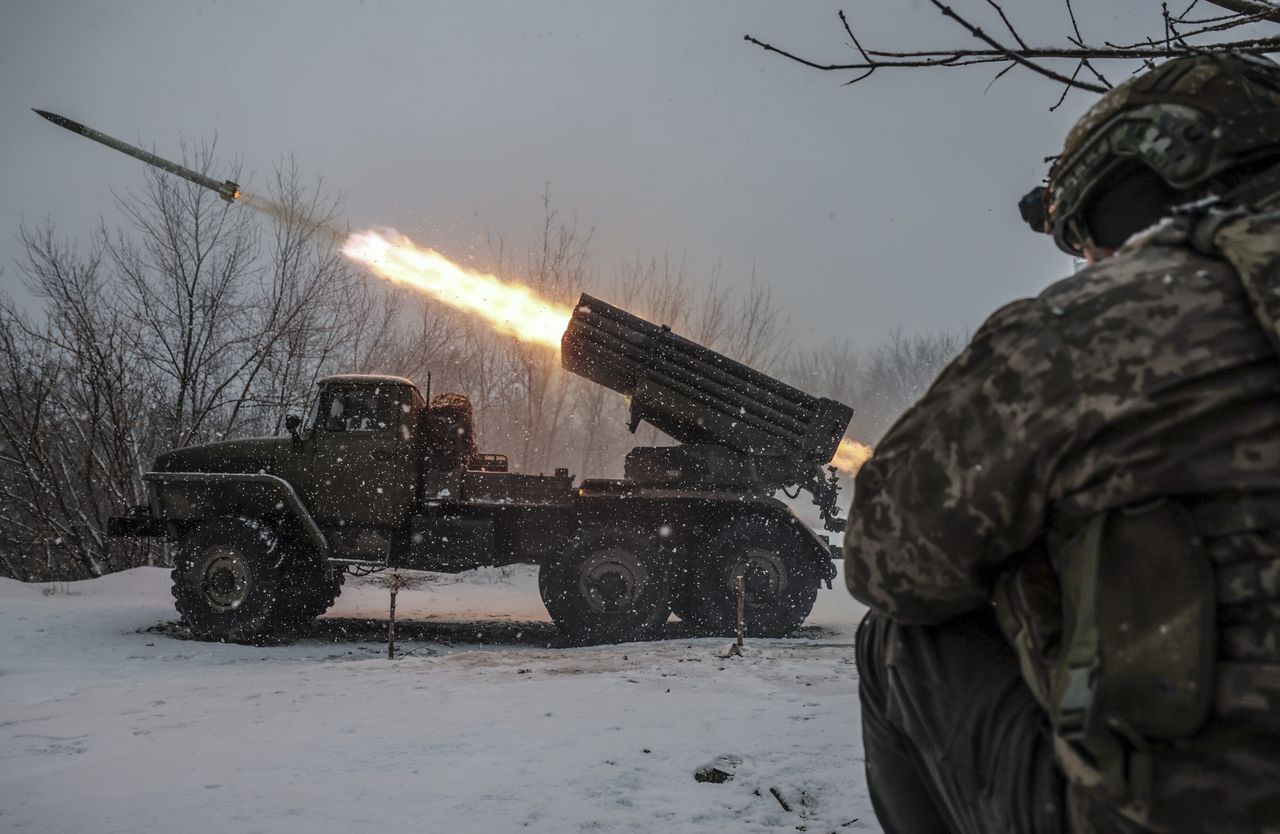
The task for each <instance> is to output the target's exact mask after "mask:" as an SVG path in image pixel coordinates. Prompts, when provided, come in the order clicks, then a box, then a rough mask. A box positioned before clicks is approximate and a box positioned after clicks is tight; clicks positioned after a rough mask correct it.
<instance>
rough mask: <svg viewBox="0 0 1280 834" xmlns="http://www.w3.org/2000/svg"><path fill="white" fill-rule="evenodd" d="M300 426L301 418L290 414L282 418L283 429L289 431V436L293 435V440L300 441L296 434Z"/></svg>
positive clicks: (300, 438)
mask: <svg viewBox="0 0 1280 834" xmlns="http://www.w3.org/2000/svg"><path fill="white" fill-rule="evenodd" d="M301 425H302V418H301V417H299V416H298V415H297V414H290V415H289V416H288V417H285V418H284V427H285V428H286V429H288V430H289V434H291V435H293V439H294V440H299V441H300V440H302V437H301V436H300V435H299V434H298V428H299V427H300V426H301Z"/></svg>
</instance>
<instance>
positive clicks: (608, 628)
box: [538, 527, 671, 643]
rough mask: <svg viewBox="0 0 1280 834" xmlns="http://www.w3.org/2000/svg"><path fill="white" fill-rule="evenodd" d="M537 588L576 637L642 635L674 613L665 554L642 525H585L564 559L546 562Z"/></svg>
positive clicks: (563, 629)
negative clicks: (589, 526)
mask: <svg viewBox="0 0 1280 834" xmlns="http://www.w3.org/2000/svg"><path fill="white" fill-rule="evenodd" d="M538 590H539V591H541V592H542V601H543V603H545V604H546V606H547V612H548V613H549V614H551V619H552V620H553V621H555V624H556V627H557V628H559V629H560V633H561V634H563V635H564V636H566V637H568V638H570V639H572V640H574V641H581V642H592V643H622V642H627V641H629V640H637V639H642V638H644V637H646V636H648V635H650V634H651V633H653V632H654V631H655V630H656V629H657V628H658V627H659V626H661V625H662V624H663V623H664V622H666V620H667V617H668V616H669V615H670V613H671V607H670V603H669V599H668V597H669V594H670V572H669V570H668V566H667V559H666V556H665V555H664V554H663V552H662V551H661V550H660V549H659V548H658V545H657V542H656V540H655V539H654V537H653V536H652V535H650V534H647V533H643V532H640V531H638V530H628V529H624V528H618V527H606V528H595V529H590V528H589V529H585V530H580V531H579V532H578V533H577V534H576V535H574V537H573V538H572V539H570V541H569V546H568V547H567V548H566V550H565V552H564V554H563V555H562V556H561V557H560V558H558V559H555V560H554V561H552V562H550V563H547V564H544V565H543V566H542V569H541V570H540V571H539V572H538Z"/></svg>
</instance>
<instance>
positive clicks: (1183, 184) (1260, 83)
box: [1020, 53, 1280, 255]
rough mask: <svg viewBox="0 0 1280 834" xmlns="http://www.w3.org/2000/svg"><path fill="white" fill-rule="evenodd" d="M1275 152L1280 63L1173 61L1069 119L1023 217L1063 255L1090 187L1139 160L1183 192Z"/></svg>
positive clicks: (1081, 226) (1222, 58) (1078, 234)
mask: <svg viewBox="0 0 1280 834" xmlns="http://www.w3.org/2000/svg"><path fill="white" fill-rule="evenodd" d="M1277 155H1280V65H1277V64H1276V63H1275V62H1273V61H1270V60H1268V59H1266V58H1261V57H1255V56H1251V55H1244V54H1240V53H1218V54H1203V55H1196V56H1194V57H1187V58H1175V59H1173V60H1170V61H1166V62H1165V63H1163V64H1161V65H1159V66H1158V67H1156V68H1155V69H1153V70H1150V71H1149V72H1146V73H1143V74H1142V75H1140V76H1137V77H1135V78H1133V79H1131V80H1129V81H1127V82H1125V83H1124V84H1122V85H1120V86H1118V87H1116V88H1115V89H1114V90H1111V91H1109V92H1107V93H1106V94H1105V95H1104V96H1103V97H1102V98H1101V99H1100V100H1099V101H1098V102H1097V103H1096V104H1094V105H1093V107H1091V108H1090V109H1089V111H1088V112H1087V113H1085V115H1084V116H1083V117H1082V118H1081V119H1080V121H1079V122H1077V123H1076V125H1075V127H1073V128H1072V129H1071V132H1070V133H1069V134H1067V140H1066V143H1065V145H1064V147H1063V150H1062V154H1061V155H1060V156H1059V157H1058V159H1057V161H1056V162H1055V163H1054V165H1053V167H1052V169H1051V170H1050V172H1049V184H1048V187H1047V188H1045V189H1037V191H1035V192H1032V194H1028V195H1027V196H1026V197H1024V198H1023V201H1022V203H1021V205H1020V208H1021V209H1022V213H1023V218H1024V219H1026V220H1027V221H1028V222H1029V223H1030V224H1031V225H1032V227H1033V228H1036V230H1037V231H1043V232H1049V233H1051V234H1052V235H1053V237H1054V240H1055V242H1056V243H1057V244H1058V248H1059V249H1062V250H1063V251H1064V252H1067V253H1068V254H1073V255H1079V254H1081V252H1082V251H1083V243H1084V240H1085V239H1086V238H1089V237H1090V233H1089V229H1088V226H1087V223H1085V221H1084V217H1083V215H1084V213H1085V210H1086V209H1087V208H1088V207H1089V203H1090V199H1091V197H1093V196H1095V195H1096V194H1097V193H1099V192H1098V186H1099V185H1100V184H1103V183H1107V182H1109V181H1110V182H1114V181H1115V178H1116V177H1117V176H1119V175H1121V174H1122V172H1126V171H1132V170H1133V169H1134V168H1135V166H1145V167H1146V168H1147V169H1149V170H1150V171H1152V172H1154V173H1155V175H1156V176H1157V177H1158V178H1159V179H1160V180H1162V181H1163V182H1164V184H1166V185H1167V186H1168V187H1169V188H1171V189H1173V190H1174V191H1178V192H1185V191H1189V190H1192V189H1194V188H1196V187H1197V186H1200V185H1202V184H1205V183H1207V182H1208V181H1209V180H1212V179H1213V178H1214V177H1217V176H1218V175H1220V174H1222V173H1223V172H1225V171H1228V170H1230V169H1232V168H1235V167H1237V166H1240V165H1246V164H1249V163H1252V162H1255V161H1258V160H1261V159H1266V158H1268V157H1274V156H1277Z"/></svg>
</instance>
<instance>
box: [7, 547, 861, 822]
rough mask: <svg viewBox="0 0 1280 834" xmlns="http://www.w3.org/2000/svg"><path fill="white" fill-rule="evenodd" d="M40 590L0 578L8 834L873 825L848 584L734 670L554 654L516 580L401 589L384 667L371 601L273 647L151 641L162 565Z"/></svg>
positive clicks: (704, 650)
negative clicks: (705, 770) (717, 778)
mask: <svg viewBox="0 0 1280 834" xmlns="http://www.w3.org/2000/svg"><path fill="white" fill-rule="evenodd" d="M837 582H839V580H837ZM48 590H51V589H49V588H47V587H46V586H41V585H24V584H21V583H18V582H14V581H12V580H4V579H0V831H5V832H83V831H93V832H95V833H100V834H105V833H106V832H128V834H141V832H166V833H167V832H175V831H182V832H191V834H200V833H201V832H225V831H234V832H237V834H250V832H259V831H260V832H308V834H311V833H312V832H330V831H333V832H338V831H340V832H354V831H376V832H386V833H387V834H395V832H409V831H413V832H486V834H488V832H494V833H495V834H497V833H498V832H507V831H517V830H524V831H539V832H543V831H545V832H556V833H557V834H558V833H559V832H575V831H592V832H613V831H639V832H706V831H733V832H740V831H741V832H753V831H770V832H772V831H797V830H798V831H810V832H833V831H834V832H845V831H879V828H878V826H877V825H876V823H875V818H874V815H873V814H872V811H871V807H870V803H869V801H868V799H867V795H866V787H865V780H864V777H863V762H862V746H861V741H860V738H859V733H858V703H857V696H856V675H855V671H854V665H853V648H852V643H853V629H854V625H855V623H856V621H857V618H858V617H859V616H860V615H861V610H860V609H859V608H858V606H857V605H856V603H854V602H853V601H852V600H851V599H850V598H849V597H848V596H847V595H846V594H845V593H844V591H843V590H842V586H841V585H840V584H837V585H836V590H834V591H823V592H822V593H821V594H819V602H818V607H817V608H816V609H815V611H814V615H813V616H812V617H811V618H810V627H806V629H804V630H802V632H801V634H800V635H799V636H798V637H794V638H791V639H787V640H748V642H747V649H746V656H745V657H744V658H735V659H732V660H722V659H721V658H720V657H719V655H720V653H721V652H723V650H724V649H725V647H726V646H727V643H728V641H727V640H725V639H689V638H683V637H681V636H680V633H679V629H678V624H673V625H672V631H671V634H670V637H671V639H667V640H662V641H657V642H652V643H631V644H627V645H623V646H595V647H587V648H568V649H565V648H549V647H548V643H549V642H551V641H553V640H554V637H555V633H554V629H553V628H552V627H551V626H550V625H549V624H548V623H547V622H546V614H545V612H544V611H543V609H542V606H541V603H540V602H539V600H538V596H537V590H536V582H535V580H534V579H533V576H532V574H529V573H526V572H520V573H518V574H517V575H516V576H514V577H512V578H510V579H497V578H495V577H494V576H493V575H492V574H490V575H487V577H486V576H481V577H477V578H472V579H470V580H468V581H464V582H456V583H451V584H433V585H430V586H428V587H426V588H423V589H419V590H411V591H403V592H401V594H400V597H399V601H398V604H397V609H398V615H399V617H401V618H405V619H407V620H410V622H403V623H402V624H401V629H400V632H401V647H402V648H403V649H405V650H407V651H408V652H410V654H408V655H407V656H404V657H402V658H399V659H397V660H394V661H389V660H387V659H386V655H385V651H386V650H385V645H384V644H382V643H381V642H380V641H381V639H382V633H381V630H382V629H383V628H384V627H385V626H384V624H382V623H370V622H366V621H364V620H363V619H362V618H366V617H374V618H382V617H385V612H386V591H385V590H384V589H380V588H377V587H374V586H371V585H366V586H363V587H355V588H352V587H348V589H347V590H346V591H345V592H344V594H343V596H342V597H341V598H340V599H339V601H338V604H337V605H336V606H335V608H334V609H333V610H332V611H331V612H330V613H329V614H328V615H327V617H326V618H325V619H324V620H322V621H321V622H320V623H319V624H318V628H317V631H316V634H315V635H313V636H311V637H309V638H307V639H305V640H301V641H299V642H297V643H294V644H292V645H287V646H272V647H247V646H230V645H217V644H207V643H200V642H194V641H188V640H182V639H177V637H175V636H174V635H173V631H172V629H169V628H166V627H162V628H159V629H155V628H154V627H155V626H157V625H158V624H162V623H165V622H169V621H172V620H173V619H174V614H173V610H172V608H171V606H170V596H169V589H168V576H167V573H166V572H165V571H161V570H158V569H152V568H141V569H138V570H132V571H127V572H125V573H122V574H116V575H114V576H109V577H106V578H103V579H98V580H93V581H89V582H78V583H72V584H70V585H60V586H57V588H56V592H54V593H47V592H46V591H48ZM148 629H152V630H148ZM722 755H728V756H733V757H736V758H738V759H740V760H741V764H739V765H738V766H737V768H736V774H735V778H734V779H733V780H732V781H730V782H727V783H723V784H711V783H703V782H698V781H695V780H694V772H695V770H697V769H698V768H699V767H701V766H703V765H705V764H708V763H710V762H712V760H714V759H716V758H717V757H719V756H722ZM771 788H772V789H776V791H777V794H778V796H779V797H781V800H779V799H778V798H775V796H774V794H773V792H771V790H770V789H771ZM783 802H785V803H786V804H787V805H788V806H789V807H790V809H791V810H789V811H788V810H785V809H784V808H783V805H782V803H783Z"/></svg>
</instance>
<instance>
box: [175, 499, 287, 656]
mask: <svg viewBox="0 0 1280 834" xmlns="http://www.w3.org/2000/svg"><path fill="white" fill-rule="evenodd" d="M279 559H280V541H279V538H278V537H277V535H276V533H275V531H274V530H273V529H272V528H270V527H268V526H267V525H265V524H262V523H261V522H257V521H252V520H250V519H244V518H227V519H220V520H217V521H208V522H204V523H201V524H199V525H196V526H194V527H191V528H189V529H188V530H187V532H186V533H185V534H184V535H183V536H182V538H181V539H180V540H179V542H178V548H177V553H176V554H175V558H174V568H173V572H172V574H171V576H172V577H173V596H174V605H175V607H176V608H177V609H178V613H179V614H180V615H181V616H182V621H183V622H184V623H186V625H187V627H188V628H190V629H191V633H192V634H194V635H195V636H196V637H198V638H200V639H202V640H217V641H220V642H224V643H256V642H260V641H261V640H262V639H263V638H264V637H266V636H268V635H269V634H271V632H272V630H273V628H274V627H275V625H276V623H275V622H274V620H273V617H272V614H273V612H274V611H275V610H276V594H277V590H278V586H279V581H280V572H279V571H278V570H277V567H276V565H277V562H278V561H279Z"/></svg>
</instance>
